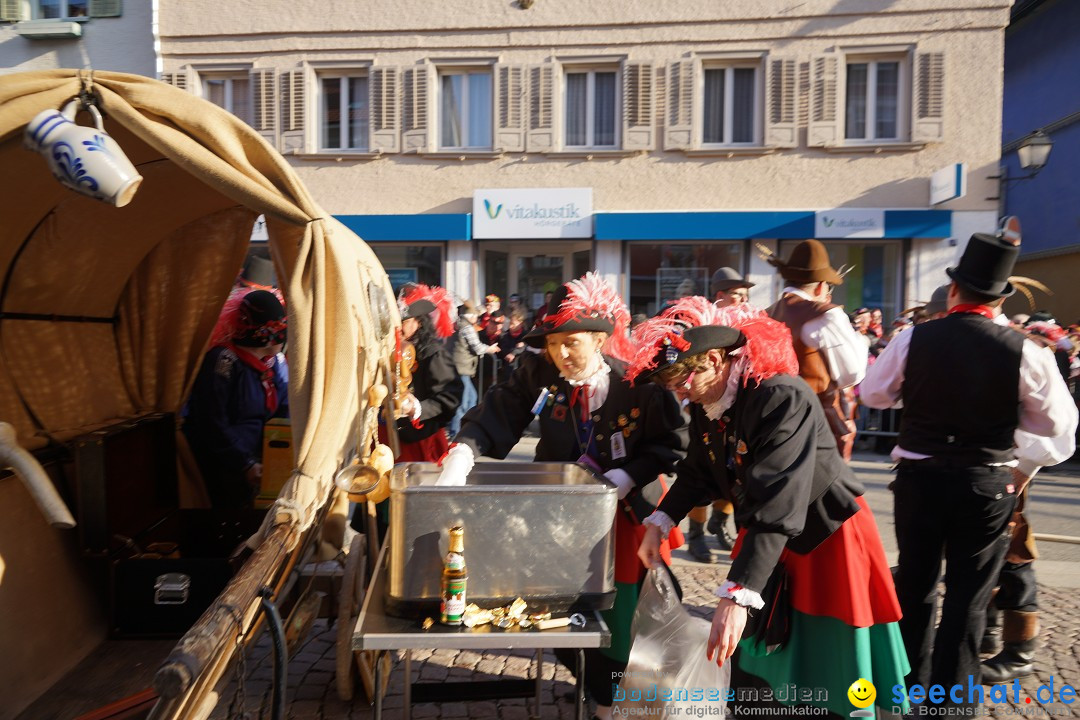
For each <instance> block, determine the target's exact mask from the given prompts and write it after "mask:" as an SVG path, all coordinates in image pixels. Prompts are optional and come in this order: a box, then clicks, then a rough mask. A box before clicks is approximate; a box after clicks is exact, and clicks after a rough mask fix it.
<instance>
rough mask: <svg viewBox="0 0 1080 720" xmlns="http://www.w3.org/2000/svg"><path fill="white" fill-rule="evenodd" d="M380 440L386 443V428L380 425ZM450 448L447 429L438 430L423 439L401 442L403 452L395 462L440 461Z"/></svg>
mask: <svg viewBox="0 0 1080 720" xmlns="http://www.w3.org/2000/svg"><path fill="white" fill-rule="evenodd" d="M379 442H381V443H383V444H384V445H385V444H386V428H385V427H383V426H382V425H380V426H379ZM449 449H450V440H449V439H448V438H447V437H446V431H445V430H438V431H436V432H435V434H434V435H429V436H428V437H426V438H424V439H423V440H419V441H417V442H414V443H401V452H400V453H399V454H398V456H397V457H396V458H394V462H439V460H441V459H442V457H443V455H445V454H446V453H447V451H448V450H449Z"/></svg>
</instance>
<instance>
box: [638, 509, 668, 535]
mask: <svg viewBox="0 0 1080 720" xmlns="http://www.w3.org/2000/svg"><path fill="white" fill-rule="evenodd" d="M641 524H642V525H655V526H656V527H658V528H660V537H662V538H664V537H667V535H668V533H670V532H671V529H672V528H673V527H675V521H674V520H672V519H671V517H670V516H669V515H668V514H667V513H666V512H664V511H663V510H654V511H653V514H652V515H650V516H649V517H647V518H645V519H644V520H642V521H641Z"/></svg>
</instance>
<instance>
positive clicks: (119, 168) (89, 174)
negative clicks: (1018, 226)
mask: <svg viewBox="0 0 1080 720" xmlns="http://www.w3.org/2000/svg"><path fill="white" fill-rule="evenodd" d="M79 104H80V101H79V100H78V99H77V98H76V99H72V100H71V101H70V102H69V103H68V104H67V105H65V106H64V108H63V109H62V110H42V111H41V112H40V113H38V114H37V115H36V116H35V117H34V119H33V120H31V121H30V124H28V125H27V126H26V134H25V140H26V147H28V148H30V149H31V150H36V151H38V152H39V153H41V154H42V155H44V156H45V159H46V160H47V161H48V163H49V169H50V170H52V174H53V175H54V176H55V177H56V179H57V180H59V181H60V182H61V183H62V184H63V185H66V186H67V187H69V188H71V189H72V190H75V191H76V192H80V193H82V194H83V195H89V196H90V197H92V198H97V199H98V200H103V201H105V202H107V203H110V204H112V205H115V206H116V207H124V206H125V205H127V204H128V203H129V202H131V198H132V197H134V196H135V191H136V190H137V189H138V188H139V184H140V183H142V180H143V179H142V176H141V175H139V172H138V170H136V169H135V166H134V165H132V164H131V161H130V160H128V158H127V156H126V155H124V151H123V150H121V149H120V146H119V145H118V144H117V143H116V141H115V140H113V138H112V136H110V135H109V133H107V132H105V130H104V129H103V128H102V123H101V113H100V112H98V109H97V108H96V107H94V106H93V105H86V109H87V110H88V111H89V112H90V115H91V117H93V119H94V127H87V126H85V125H78V124H76V123H75V113H76V112H78V109H79Z"/></svg>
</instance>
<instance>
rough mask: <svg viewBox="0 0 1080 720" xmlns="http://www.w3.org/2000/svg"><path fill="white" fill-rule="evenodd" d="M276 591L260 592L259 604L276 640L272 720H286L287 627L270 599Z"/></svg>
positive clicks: (264, 590)
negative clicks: (268, 620)
mask: <svg viewBox="0 0 1080 720" xmlns="http://www.w3.org/2000/svg"><path fill="white" fill-rule="evenodd" d="M273 595H274V591H273V589H272V588H270V587H269V586H263V587H262V589H260V590H259V602H260V604H261V605H262V609H263V612H265V613H266V616H267V617H268V618H269V619H270V635H271V637H272V638H273V640H274V704H273V706H272V708H271V715H270V718H271V720H285V684H286V676H287V674H288V669H289V651H288V649H287V648H286V647H285V625H284V623H282V622H281V613H279V612H278V609H277V605H275V604H274V603H273V602H272V601H271V599H270V598H272V597H273Z"/></svg>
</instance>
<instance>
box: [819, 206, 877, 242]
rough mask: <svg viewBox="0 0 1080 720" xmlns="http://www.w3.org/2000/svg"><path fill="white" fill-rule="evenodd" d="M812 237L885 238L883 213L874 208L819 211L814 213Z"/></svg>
mask: <svg viewBox="0 0 1080 720" xmlns="http://www.w3.org/2000/svg"><path fill="white" fill-rule="evenodd" d="M814 237H816V238H879V237H885V211H884V210H881V209H874V208H844V209H842V210H820V211H818V212H816V213H814Z"/></svg>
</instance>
